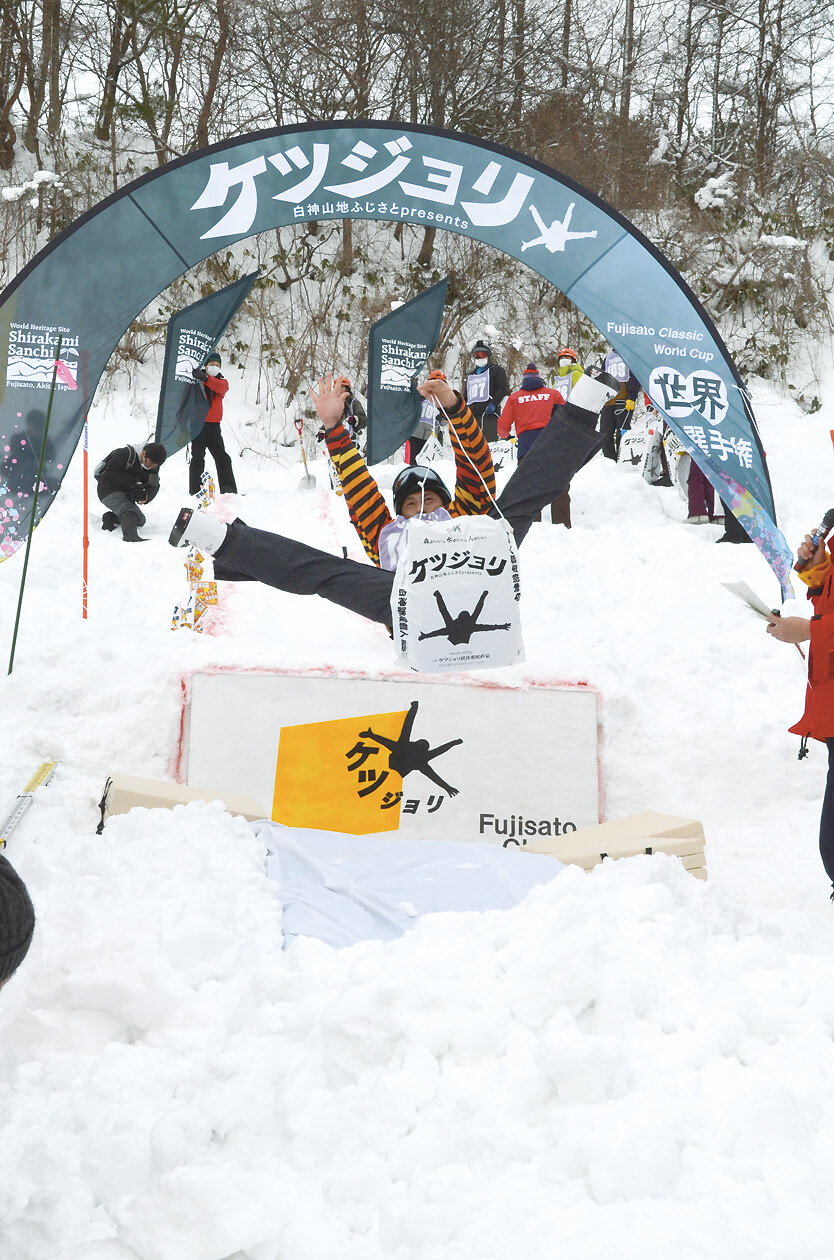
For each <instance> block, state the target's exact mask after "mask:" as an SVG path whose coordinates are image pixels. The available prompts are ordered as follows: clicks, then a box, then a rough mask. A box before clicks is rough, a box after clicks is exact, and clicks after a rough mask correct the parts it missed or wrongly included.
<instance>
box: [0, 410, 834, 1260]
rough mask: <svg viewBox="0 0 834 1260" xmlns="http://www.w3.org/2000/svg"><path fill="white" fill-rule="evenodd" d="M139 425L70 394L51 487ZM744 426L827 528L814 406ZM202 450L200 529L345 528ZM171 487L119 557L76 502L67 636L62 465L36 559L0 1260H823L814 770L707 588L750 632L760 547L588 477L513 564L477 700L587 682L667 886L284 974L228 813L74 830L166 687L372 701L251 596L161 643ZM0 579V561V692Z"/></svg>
mask: <svg viewBox="0 0 834 1260" xmlns="http://www.w3.org/2000/svg"><path fill="white" fill-rule="evenodd" d="M146 410H147V408H146V405H145V400H144V398H143V396H142V395H141V391H139V392H137V394H136V395H134V396H132V397H128V396H127V395H124V394H123V395H119V396H116V397H115V398H112V397H111V399H110V400H109V401H108V402H105V403H102V404H101V405H99V406H98V407H97V408H96V409H95V411H94V413H93V415H92V417H91V462H93V463H94V462H95V461H96V460H97V459H98V458H100V457H101V456H102V455H103V454H105V453H106V452H107V451H108V450H109V449H111V448H112V447H113V446H115V445H117V444H119V443H121V442H124V441H126V440H135V439H142V438H143V437H144V436H145V434H146V432H147V430H148V427H149V425H148V424H147V423H146V418H145V413H146ZM229 410H230V413H231V414H232V415H234V414H235V412H234V409H233V408H230V409H229ZM756 410H757V414H758V417H759V420H760V425H761V429H762V433H763V437H764V440H765V445H766V448H767V452H768V457H769V462H770V468H771V474H772V479H773V483H774V488H775V493H776V499H777V510H778V511H779V513H780V521H781V524H782V527H783V529H784V532H785V534H786V536H787V538H788V540H789V541H790V542H791V543H792V544H795V543H796V542H797V541H798V539H799V538H800V537H801V536H802V534H803V533H804V532H805V531H806V530H807V529H808V528H809V527H810V526H811V525H813V524H814V523H816V522H817V520H819V519H820V518H821V517H822V514H823V512H824V511H825V510H826V509H827V508H828V507H830V506H831V498H832V496H831V489H830V487H831V481H832V470H834V462H833V461H834V452H832V449H831V441H830V438H829V429H831V428H834V408H832V407H829V409H828V410H827V411H826V410H823V411H822V412H821V413H819V414H818V415H815V416H810V417H809V416H805V415H803V414H802V413H801V412H799V411H798V410H797V409H796V408H795V406H794V405H793V404H792V403H790V402H789V401H785V400H784V399H783V398H782V397H780V396H778V395H776V394H775V393H774V392H773V391H772V390H769V389H764V388H762V389H759V391H758V393H757V395H756ZM229 444H230V446H231V448H232V450H233V452H234V449H235V444H234V441H233V440H232V441H231V442H230V443H229ZM235 462H236V467H237V471H238V475H239V483H240V485H241V488H242V489H244V490H245V491H246V496H245V498H241V499H239V500H238V501H237V502H236V503H235V504H234V505H228V507H229V510H230V511H231V510H232V507H234V510H235V511H237V512H238V513H239V514H240V515H241V516H242V517H243V518H244V519H245V520H247V521H248V522H249V523H250V524H253V525H258V526H263V527H266V528H273V529H276V530H279V531H284V532H288V533H291V534H293V535H295V536H299V537H303V538H304V539H306V540H307V541H310V542H312V543H315V544H318V545H320V546H323V547H325V548H328V549H330V550H334V551H338V550H339V549H340V548H341V546H342V544H343V543H345V544H347V545H348V546H349V548H350V552H351V554H352V555H356V556H358V555H359V550H358V545H357V544H356V543H355V542H354V540H353V539H352V537H351V534H350V531H349V528H348V526H347V522H346V514H345V510H344V507H343V504H342V503H341V502H340V501H338V500H336V499H335V497H334V496H332V495H331V494H330V492H329V491H328V490H326V489H322V488H320V489H317V490H316V491H313V492H307V493H301V492H299V491H298V490H297V486H298V481H299V477H300V475H301V472H302V468H301V466H300V464H292V465H291V466H289V467H280V466H279V465H278V464H273V465H267V464H264V465H263V466H261V467H259V466H258V461H257V460H255V459H253V458H249V459H240V458H236V460H235ZM312 471H314V472H315V474H316V476H317V478H318V483H319V487H323V486H326V485H327V478H326V473H325V470H324V466H323V464H321V463H318V464H316V465H315V466H314V467H313V469H312ZM395 471H396V470H395V468H394V466H390V467H388V466H386V467H384V468H383V470H382V476H383V480H384V484H390V479H391V478H392V477H393V473H394V472H395ZM185 483H186V474H185V467H184V460H183V456H181V455H180V456H178V457H177V458H175V459H173V460H172V461H170V462H169V464H168V465H167V466H166V467H165V469H164V477H163V491H162V493H161V494H160V496H159V498H158V499H157V501H156V502H155V503H154V504H153V505H152V508H151V509H150V521H149V525H148V527H147V529H146V530H145V531H144V532H145V533H146V534H148V536H149V537H151V538H152V540H153V541H152V542H150V543H147V544H145V545H144V546H133V547H128V546H125V545H124V544H122V543H121V541H120V539H119V538H118V536H116V535H105V534H102V533H101V532H100V530H99V529H98V521H99V513H98V512H97V511H96V510H95V509H96V507H97V504H95V502H93V506H92V510H91V517H90V533H91V547H90V596H89V602H90V616H89V619H88V620H87V621H82V619H81V615H80V613H81V455H80V452H79V453H78V455H77V456H76V458H75V459H74V461H73V463H72V465H71V468H70V470H69V473H68V475H67V478H66V481H65V484H64V488H63V490H62V493H61V495H60V496H59V498H58V500H57V501H56V503H55V505H54V506H53V507H52V509H51V510H50V512H49V513H48V514H47V516H46V517H45V519H44V521H43V523H42V525H41V526H40V527H39V529H38V530H37V533H36V536H35V538H34V543H33V547H32V554H31V560H30V566H29V578H28V584H27V589H26V595H25V601H24V608H23V617H22V622H21V629H20V635H19V639H18V646H17V654H16V661H15V668H14V672H13V674H12V675H11V677H9V678H8V679H4V681H3V683H2V704H1V705H0V739H2V748H3V758H2V768H0V813H4V812H5V810H6V809H7V808H9V807H10V806H11V804H12V802H13V800H14V797H15V795H16V794H17V793H18V792H19V791H20V790H21V788H22V786H23V785H24V784H25V783H26V781H27V780H28V778H29V777H30V776H31V774H32V773H33V771H34V770H35V769H36V767H37V766H38V765H39V764H40V763H41V762H42V761H44V760H47V759H53V758H58V759H60V765H59V767H58V769H57V771H56V773H55V775H54V777H53V780H52V782H51V783H50V784H49V785H48V787H46V788H45V789H43V790H42V791H41V792H40V793H39V795H38V797H37V799H36V803H35V805H34V806H33V807H32V809H31V810H30V811H29V813H28V815H27V816H26V818H25V820H24V822H23V823H22V824H21V825H20V827H19V828H18V829H17V831H16V832H15V833H14V835H13V838H12V840H11V842H10V844H9V849H8V856H9V857H10V859H11V860H12V861H13V863H14V864H15V865H16V866H17V868H18V869H19V871H20V872H21V874H22V875H23V877H24V878H25V880H26V882H27V885H28V887H29V889H30V891H31V894H32V898H33V900H34V902H35V905H36V908H37V912H38V926H37V931H36V935H35V940H34V943H33V946H32V949H31V951H30V954H29V956H28V957H27V959H26V961H25V963H24V965H23V967H22V968H21V970H20V971H19V972H18V974H17V976H16V977H15V978H14V980H13V981H12V982H11V983H10V984H9V985H8V986H7V987H6V988H5V989H4V990H3V992H2V995H0V1045H2V1056H0V1187H2V1189H0V1256H2V1257H3V1258H4V1260H6V1258H8V1260H135V1258H136V1257H139V1258H140V1260H279V1258H280V1260H377V1258H380V1260H381V1258H382V1257H384V1258H385V1260H437V1258H438V1257H443V1260H493V1258H494V1260H499V1257H500V1260H505V1258H506V1257H507V1256H523V1257H525V1260H539V1258H541V1260H545V1258H546V1260H598V1258H599V1260H603V1257H604V1258H605V1260H610V1258H611V1257H616V1258H617V1260H626V1258H628V1257H634V1258H635V1260H748V1258H749V1260H754V1258H755V1260H817V1258H819V1260H823V1258H825V1260H830V1257H831V1255H832V1254H834V1210H832V1206H831V1204H832V1196H831V1186H832V1182H834V1039H833V1035H834V987H832V984H831V971H830V970H829V968H830V967H831V966H832V962H834V923H833V921H832V908H831V906H830V905H829V902H828V891H829V889H828V884H827V881H826V880H825V877H824V873H823V871H822V868H821V866H820V863H819V857H818V854H817V849H816V830H817V820H818V814H819V806H820V799H821V794H822V787H823V782H824V775H825V761H824V750H823V749H822V747H821V746H820V745H816V746H814V748H813V751H812V756H811V758H810V759H809V760H807V761H804V762H801V763H800V762H798V761H797V759H796V752H797V746H798V741H797V740H795V739H794V738H793V737H792V736H789V735H788V733H787V730H786V728H787V726H788V725H789V723H790V722H792V721H794V720H795V719H796V718H797V717H798V715H799V713H800V712H801V708H802V698H803V694H804V669H803V666H802V663H801V661H800V660H799V657H798V655H797V654H796V652H795V651H794V650H793V649H792V648H790V647H786V646H784V645H780V644H778V643H775V642H773V641H771V640H770V639H768V638H767V636H766V635H765V633H764V628H763V623H762V622H760V621H758V620H757V619H756V618H755V617H754V616H753V614H752V613H749V612H748V611H747V610H746V609H745V608H744V607H743V606H742V605H741V604H739V603H737V602H736V601H734V600H733V598H732V597H731V596H730V595H728V594H727V593H726V592H725V591H724V590H723V589H722V587H721V586H720V585H719V583H720V582H721V581H722V580H725V581H729V580H737V579H740V578H744V579H745V580H747V581H748V582H749V583H750V584H751V585H752V586H753V587H754V589H755V590H757V591H758V592H759V593H760V594H761V595H762V596H763V597H764V598H765V599H766V600H767V601H768V602H775V601H776V600H777V598H778V588H777V585H776V582H775V579H774V578H773V577H772V575H771V574H770V572H769V570H768V569H767V567H766V565H765V563H764V561H763V560H762V559H761V557H760V556H759V553H758V552H757V551H756V550H755V549H754V548H753V547H752V546H745V547H732V546H715V545H714V539H715V538H716V537H717V535H718V533H719V532H720V531H719V528H718V527H715V526H698V527H689V526H686V525H684V524H682V519H683V516H684V515H685V512H684V508H683V504H682V503H681V501H680V500H679V498H678V496H677V492H676V491H675V490H661V489H653V488H650V487H649V486H647V485H646V484H645V483H644V482H642V481H641V480H640V479H639V477H638V476H637V474H636V472H635V471H634V470H633V469H631V468H618V467H615V466H614V465H612V464H610V463H608V462H606V461H603V460H602V459H597V460H595V461H594V462H593V463H592V464H591V465H590V466H589V467H588V468H587V469H586V470H585V471H584V472H583V473H582V474H581V476H580V477H579V478H578V479H577V481H576V483H575V485H574V522H575V528H574V529H573V530H572V531H571V532H570V533H568V532H566V531H564V530H562V529H555V528H553V527H551V526H548V525H540V526H534V528H533V531H532V533H531V535H530V537H529V538H528V540H527V542H526V543H525V544H524V547H523V549H522V552H521V560H522V579H523V582H524V602H523V621H524V631H525V643H526V650H527V662H526V664H524V665H523V666H518V667H515V668H514V669H513V670H507V671H503V673H505V675H506V676H507V677H509V678H518V679H522V678H527V679H535V680H541V679H552V680H576V679H585V680H587V681H589V682H591V683H592V684H594V685H595V686H596V687H597V688H598V689H599V691H600V693H601V694H602V696H603V704H604V708H603V723H604V745H603V750H602V758H603V786H604V791H605V813H606V816H607V817H618V816H622V815H624V814H628V813H632V812H634V811H636V810H639V809H644V808H655V809H660V810H669V811H672V812H675V813H681V814H686V815H691V816H694V817H697V818H700V819H701V820H702V821H703V823H704V827H705V831H706V836H707V846H708V847H707V862H708V867H709V875H710V878H709V881H708V882H707V883H706V884H704V883H700V882H698V881H696V880H694V879H692V878H691V877H690V876H688V875H686V874H685V873H684V872H683V870H682V868H681V867H680V866H679V865H678V864H677V863H676V862H675V861H674V860H672V859H666V858H662V857H655V858H645V859H633V860H631V861H627V862H622V863H618V864H606V865H605V866H604V867H601V868H598V869H597V870H596V871H594V872H593V873H592V874H590V875H586V874H584V873H583V872H581V871H580V870H578V869H577V868H571V869H569V870H568V871H567V872H566V873H565V874H564V875H562V876H561V877H560V878H558V879H556V880H554V882H553V883H552V884H551V885H548V886H546V887H545V888H543V889H541V890H538V891H536V892H534V893H533V894H532V895H531V896H530V897H529V898H528V900H527V901H526V902H525V903H524V904H523V905H522V906H521V907H519V908H517V909H516V910H513V911H506V912H494V913H491V914H488V915H483V916H478V915H474V914H472V915H443V916H436V917H431V918H429V919H424V920H422V921H421V923H420V924H419V925H418V927H417V928H416V930H414V931H413V932H412V933H410V934H408V935H407V936H406V937H404V938H402V939H401V940H398V941H395V942H393V943H390V944H384V945H383V944H366V945H360V946H356V947H354V948H352V949H349V950H343V951H333V950H330V949H329V948H327V947H325V946H323V945H321V944H319V943H317V942H300V943H297V944H295V945H294V946H293V947H292V948H291V949H289V950H287V951H285V952H282V936H281V922H280V911H279V907H278V903H277V901H276V898H275V891H274V887H273V886H272V885H271V884H270V883H269V881H268V880H267V879H266V878H265V876H264V873H263V854H262V852H261V851H260V848H259V844H258V842H257V841H256V840H255V838H254V836H253V834H252V833H251V831H250V829H249V828H248V826H247V825H246V824H245V823H243V822H242V821H240V820H236V819H232V818H231V817H229V816H228V815H226V814H224V813H223V812H222V811H221V810H220V809H219V808H217V807H214V806H197V805H194V806H189V807H188V808H187V809H178V810H176V811H174V812H172V813H171V812H166V811H152V812H148V811H134V812H133V813H132V814H130V815H127V816H124V817H121V818H117V819H114V820H112V822H111V823H109V824H108V827H107V829H106V832H105V833H104V835H103V836H101V837H98V836H96V835H95V826H96V822H97V812H96V802H97V800H98V798H99V796H100V795H101V790H102V787H103V784H104V781H105V778H106V776H107V774H108V772H110V771H112V770H114V769H116V770H124V771H128V772H130V773H134V774H139V775H148V776H153V777H158V778H163V777H167V776H169V775H170V773H171V771H172V766H173V758H174V753H175V748H176V742H177V735H178V723H179V706H180V679H181V677H182V675H183V673H184V672H187V671H189V670H191V669H194V668H199V667H205V666H206V665H209V664H222V665H233V666H266V667H284V666H305V665H319V664H321V663H322V662H327V663H329V664H330V665H332V666H334V667H336V668H340V667H344V668H350V669H359V670H365V671H368V672H370V673H373V672H374V671H377V670H380V669H382V670H386V671H387V670H389V669H390V668H391V666H392V653H391V646H390V642H389V640H388V638H387V636H386V634H385V632H384V630H382V629H381V628H380V627H377V626H374V625H371V624H370V623H367V622H363V621H361V620H359V619H357V618H355V617H353V616H351V615H350V614H348V613H343V612H341V611H340V610H338V609H335V608H332V607H330V606H325V605H324V604H323V603H321V602H320V601H318V600H306V601H305V600H302V599H298V598H294V597H292V596H283V595H281V594H279V593H277V592H274V591H271V590H268V589H265V588H263V589H262V588H257V587H249V586H245V587H243V586H242V587H236V588H234V589H231V590H227V591H225V592H224V594H223V601H222V605H221V608H220V609H219V610H218V612H217V613H216V614H215V615H214V621H213V625H212V632H211V633H210V634H206V635H204V636H198V635H194V634H191V633H189V632H187V631H178V632H176V633H172V632H171V630H170V628H169V627H170V619H171V612H172V609H173V606H174V604H175V603H176V602H177V600H178V599H179V598H180V597H181V595H182V594H183V592H184V573H183V569H182V559H183V554H182V553H176V552H174V551H173V550H172V549H171V548H169V547H168V546H167V543H166V541H165V540H166V537H167V534H168V530H169V528H170V524H171V522H172V520H173V517H174V515H175V513H176V510H177V508H178V507H179V505H180V503H181V502H183V501H185V498H184V495H183V488H184V486H185ZM21 570H22V556H21V555H19V556H17V557H15V558H13V559H12V560H10V561H8V562H7V563H5V564H3V565H0V643H2V644H3V645H4V651H5V652H6V656H5V657H4V666H3V672H4V673H5V661H6V659H7V654H8V649H9V647H10V644H11V635H12V627H13V622H14V612H15V605H16V601H17V589H18V583H19V580H20V575H21ZM804 607H805V605H804V603H803V605H802V608H803V609H804ZM218 720H219V721H222V715H218ZM492 738H493V739H494V740H495V741H497V742H499V743H500V740H501V732H500V731H494V732H492ZM524 751H525V750H522V749H511V748H508V749H506V756H507V757H510V758H512V757H517V756H520V755H523V754H524ZM542 772H543V773H546V772H547V768H546V766H545V767H543V768H542Z"/></svg>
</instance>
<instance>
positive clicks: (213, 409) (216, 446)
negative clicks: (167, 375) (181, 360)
mask: <svg viewBox="0 0 834 1260" xmlns="http://www.w3.org/2000/svg"><path fill="white" fill-rule="evenodd" d="M220 367H221V360H220V355H219V354H216V353H215V354H210V355H209V357H208V358H207V359H206V362H205V366H204V367H201V368H194V370H193V372H192V375H193V377H194V379H195V381H197V382H198V384H197V388H198V389H202V391H203V393H204V394H205V396H206V399H207V400H208V405H209V409H208V415H207V416H206V419H205V423H204V425H203V427H202V429H201V430H200V432H199V433H198V434H197V436H196V437H195V438H194V439H193V440H192V442H191V463H190V464H189V466H188V493H189V494H196V493H197V491H198V490H199V489H200V478H201V477H202V475H203V472H204V470H205V467H206V451H207V450H208V451H210V452H211V455H212V458H213V460H214V466H215V468H216V469H217V483H218V489H219V491H220V493H221V494H237V484H236V482H235V474H234V472H233V471H232V461H231V459H230V458H229V454H228V451H227V450H226V447H225V446H224V445H223V433H222V432H221V429H220V422H221V420H222V419H223V399H224V398H225V397H226V394H227V393H228V392H229V382H228V381H227V380H226V378H225V376H223V375H221V372H220Z"/></svg>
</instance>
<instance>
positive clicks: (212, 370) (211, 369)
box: [206, 363, 220, 376]
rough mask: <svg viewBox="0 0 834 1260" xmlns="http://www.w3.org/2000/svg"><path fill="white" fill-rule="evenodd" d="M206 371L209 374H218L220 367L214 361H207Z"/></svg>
mask: <svg viewBox="0 0 834 1260" xmlns="http://www.w3.org/2000/svg"><path fill="white" fill-rule="evenodd" d="M206 372H207V374H208V375H209V376H219V375H220V368H219V367H218V366H217V364H216V363H209V364H207V365H206Z"/></svg>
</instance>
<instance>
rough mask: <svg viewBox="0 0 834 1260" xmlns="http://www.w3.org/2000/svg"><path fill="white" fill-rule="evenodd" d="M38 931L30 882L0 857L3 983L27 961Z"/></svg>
mask: <svg viewBox="0 0 834 1260" xmlns="http://www.w3.org/2000/svg"><path fill="white" fill-rule="evenodd" d="M34 930H35V911H34V909H33V907H32V902H31V901H30V900H29V894H28V892H27V891H26V885H25V884H24V883H23V880H22V879H21V878H20V876H19V875H18V874H17V872H16V871H15V869H14V867H13V866H11V865H10V864H9V863H8V861H7V860H6V859H5V858H4V857H0V985H2V984H5V982H6V981H7V980H8V979H9V977H10V976H13V975H14V973H15V972H16V971H17V969H18V967H19V966H20V964H21V963H22V962H23V959H24V958H25V957H26V954H27V952H28V949H29V946H30V945H31V943H32V933H33V932H34Z"/></svg>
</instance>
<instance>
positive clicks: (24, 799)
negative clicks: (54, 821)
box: [0, 761, 58, 849]
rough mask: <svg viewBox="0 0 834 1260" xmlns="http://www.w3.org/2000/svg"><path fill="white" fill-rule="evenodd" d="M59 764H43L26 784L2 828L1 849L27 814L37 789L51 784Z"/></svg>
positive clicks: (53, 762) (51, 762) (0, 829)
mask: <svg viewBox="0 0 834 1260" xmlns="http://www.w3.org/2000/svg"><path fill="white" fill-rule="evenodd" d="M57 764H58V762H57V761H44V762H41V764H40V765H39V766H38V768H37V770H36V771H35V773H34V774H33V775H32V777H31V779H30V780H29V782H28V783H27V784H26V787H25V788H24V789H23V791H22V792H21V793H20V795H19V796H18V797H17V800H16V801H15V803H14V805H13V806H12V811H11V813H10V814H9V816H8V818H7V819H6V821H5V822H4V823H3V825H2V827H0V849H3V848H4V847H5V844H6V841H7V840H8V838H9V836H10V835H11V834H12V832H13V831H14V829H15V827H16V826H17V824H18V823H19V822H20V820H21V818H22V817H23V815H24V814H25V813H26V810H27V809H28V808H29V806H30V805H31V804H32V797H33V796H34V793H35V791H36V789H37V788H39V787H42V786H43V784H44V783H48V782H49V779H50V776H51V774H52V771H53V770H54V769H55V767H56V766H57Z"/></svg>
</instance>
